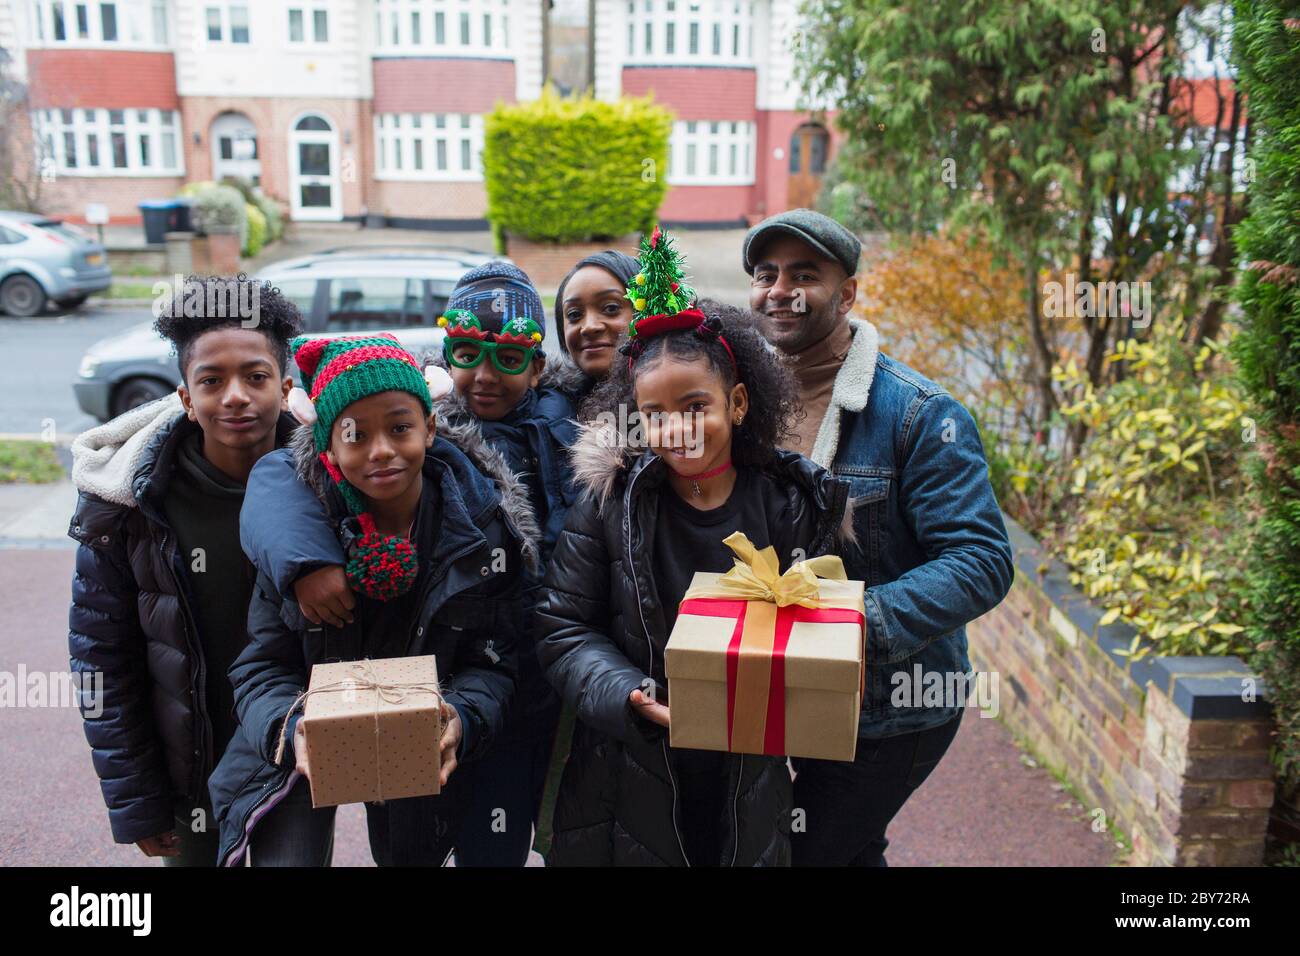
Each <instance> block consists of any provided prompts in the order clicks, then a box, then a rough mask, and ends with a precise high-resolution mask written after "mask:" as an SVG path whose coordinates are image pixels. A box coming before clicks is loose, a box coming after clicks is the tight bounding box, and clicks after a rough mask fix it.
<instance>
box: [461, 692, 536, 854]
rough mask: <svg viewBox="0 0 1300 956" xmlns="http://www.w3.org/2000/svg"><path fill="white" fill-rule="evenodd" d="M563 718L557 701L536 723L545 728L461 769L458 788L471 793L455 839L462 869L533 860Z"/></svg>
mask: <svg viewBox="0 0 1300 956" xmlns="http://www.w3.org/2000/svg"><path fill="white" fill-rule="evenodd" d="M558 720H559V705H558V702H557V704H556V706H555V708H554V710H553V711H549V710H548V711H546V712H545V713H543V714H541V715H540V716H539V718H538V720H537V724H538V725H539V726H541V727H543V728H546V729H543V730H542V731H540V732H536V733H533V734H532V735H530V736H529V735H522V734H521V735H516V736H514V737H513V738H505V739H502V740H500V741H498V742H497V743H495V744H493V745H492V748H491V749H490V750H489V751H488V752H487V753H486V754H484V756H483V758H482V759H481V760H479V761H477V762H475V763H472V764H467V765H465V766H461V767H457V768H456V774H457V775H458V776H459V777H460V779H459V780H457V781H456V784H457V786H458V787H463V788H464V789H465V790H466V791H467V792H468V794H469V801H468V805H467V807H466V809H465V815H464V817H463V818H462V819H461V824H460V829H459V831H458V833H457V836H456V865H457V866H523V865H524V864H525V863H526V862H527V861H528V851H529V850H531V849H532V848H533V825H534V824H536V823H537V814H538V811H539V810H540V809H541V806H542V792H543V790H544V789H545V786H546V772H547V770H548V769H549V767H550V764H551V751H552V749H553V748H554V746H555V728H556V723H557V722H558ZM548 731H549V732H548Z"/></svg>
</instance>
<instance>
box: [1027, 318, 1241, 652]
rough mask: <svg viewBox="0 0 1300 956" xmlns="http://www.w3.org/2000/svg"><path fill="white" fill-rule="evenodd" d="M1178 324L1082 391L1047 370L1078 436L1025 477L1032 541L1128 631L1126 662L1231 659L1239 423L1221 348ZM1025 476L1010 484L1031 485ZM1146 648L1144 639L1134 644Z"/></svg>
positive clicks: (1237, 392) (1233, 384) (1134, 348)
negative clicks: (1194, 338)
mask: <svg viewBox="0 0 1300 956" xmlns="http://www.w3.org/2000/svg"><path fill="white" fill-rule="evenodd" d="M1184 332H1185V324H1184V323H1183V322H1182V321H1181V320H1178V319H1175V320H1172V321H1160V322H1157V323H1155V325H1153V327H1152V330H1151V334H1150V336H1149V337H1148V338H1147V339H1145V340H1137V339H1127V340H1122V341H1120V342H1119V343H1117V344H1116V346H1115V347H1114V348H1113V349H1111V350H1110V351H1109V352H1108V353H1107V356H1106V361H1107V362H1108V363H1117V362H1122V363H1124V370H1125V374H1124V376H1123V377H1122V378H1120V380H1119V381H1117V382H1115V383H1113V384H1110V385H1106V386H1104V387H1101V388H1095V387H1094V386H1093V385H1092V384H1091V383H1090V382H1089V381H1088V376H1087V374H1086V373H1085V372H1084V371H1083V370H1081V369H1080V368H1078V366H1077V365H1076V363H1075V362H1073V361H1071V362H1069V363H1068V364H1067V365H1066V366H1065V367H1064V368H1061V367H1059V366H1058V367H1056V368H1055V369H1054V370H1053V376H1054V378H1055V379H1056V381H1057V382H1059V383H1061V385H1062V386H1063V390H1064V392H1065V394H1066V395H1069V396H1071V401H1070V403H1069V404H1067V405H1064V406H1062V408H1061V417H1062V419H1063V420H1064V423H1065V424H1066V425H1068V424H1070V423H1072V422H1076V421H1078V422H1082V423H1084V424H1086V425H1087V426H1088V428H1089V433H1088V438H1087V440H1086V441H1085V442H1084V444H1083V447H1082V448H1081V450H1080V453H1079V454H1078V455H1077V456H1075V457H1074V458H1072V459H1071V460H1069V461H1064V460H1061V461H1056V462H1049V463H1047V464H1046V466H1045V467H1044V466H1043V465H1041V464H1040V465H1039V466H1038V468H1037V476H1038V480H1044V481H1047V482H1048V483H1049V494H1048V498H1049V500H1050V501H1052V503H1053V507H1052V509H1051V511H1052V513H1053V514H1054V516H1055V517H1054V519H1053V520H1052V521H1050V522H1049V524H1048V526H1047V529H1046V530H1047V531H1048V533H1047V534H1046V535H1045V540H1046V541H1047V543H1048V546H1049V547H1050V548H1051V549H1052V550H1054V551H1056V552H1057V553H1058V554H1060V555H1061V556H1062V558H1063V560H1064V561H1065V562H1066V564H1067V565H1069V566H1070V567H1071V569H1072V573H1071V580H1072V581H1073V582H1074V583H1075V584H1077V585H1078V586H1079V587H1081V588H1082V589H1083V590H1084V591H1085V593H1087V594H1088V596H1089V597H1091V598H1092V599H1094V600H1095V601H1097V602H1098V603H1100V604H1101V605H1102V606H1103V607H1105V608H1106V609H1107V611H1106V613H1105V615H1104V616H1103V618H1102V623H1104V624H1105V623H1110V622H1111V621H1113V620H1116V619H1117V618H1118V619H1123V620H1125V621H1127V622H1128V623H1130V624H1132V625H1133V626H1134V627H1135V628H1136V629H1137V631H1138V635H1137V637H1135V639H1134V641H1133V645H1132V646H1131V647H1130V648H1129V653H1130V654H1132V655H1133V656H1134V657H1140V656H1142V655H1143V654H1145V653H1146V652H1147V651H1149V650H1151V649H1155V650H1156V651H1157V652H1158V653H1160V654H1173V655H1192V656H1195V655H1207V654H1242V653H1244V652H1245V650H1246V645H1245V644H1244V642H1243V639H1242V638H1241V636H1240V635H1241V633H1242V631H1244V627H1243V626H1242V625H1241V624H1240V623H1239V621H1240V620H1241V618H1242V616H1243V613H1244V609H1243V607H1242V605H1243V597H1244V562H1245V557H1246V554H1247V553H1248V551H1249V544H1248V540H1249V534H1250V530H1251V523H1250V521H1249V520H1248V517H1247V515H1246V495H1245V493H1246V491H1247V490H1248V484H1249V483H1248V481H1247V478H1246V475H1245V473H1244V471H1243V469H1242V467H1241V463H1242V461H1243V459H1244V457H1245V453H1246V450H1247V448H1248V445H1247V444H1246V441H1247V440H1248V426H1249V421H1250V420H1249V418H1248V417H1247V415H1246V412H1247V406H1246V404H1245V401H1244V397H1243V394H1242V390H1241V388H1240V386H1239V385H1238V383H1237V380H1236V377H1235V370H1234V369H1232V368H1231V367H1230V366H1229V365H1227V363H1226V362H1225V361H1224V360H1223V357H1222V355H1221V353H1222V352H1223V349H1224V347H1223V345H1221V344H1220V343H1218V342H1210V343H1207V344H1205V345H1202V346H1200V347H1199V348H1197V347H1195V346H1193V345H1189V344H1187V343H1186V342H1184V341H1183V334H1184ZM1035 474H1036V470H1035V468H1034V467H1033V466H1029V467H1022V468H1019V469H1016V470H1014V471H1013V474H1012V477H1011V482H1012V484H1013V485H1016V484H1020V486H1021V487H1022V488H1023V485H1024V483H1025V482H1027V481H1029V480H1033V477H1034V476H1035ZM1147 641H1149V642H1150V643H1146V642H1147Z"/></svg>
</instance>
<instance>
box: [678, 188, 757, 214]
mask: <svg viewBox="0 0 1300 956" xmlns="http://www.w3.org/2000/svg"><path fill="white" fill-rule="evenodd" d="M753 195H754V187H753V186H669V187H668V195H667V196H665V197H664V204H663V205H662V206H660V207H659V218H660V219H663V220H666V221H668V222H735V221H736V220H737V219H743V218H745V215H746V214H747V213H748V212H749V210H750V207H751V206H752V205H753Z"/></svg>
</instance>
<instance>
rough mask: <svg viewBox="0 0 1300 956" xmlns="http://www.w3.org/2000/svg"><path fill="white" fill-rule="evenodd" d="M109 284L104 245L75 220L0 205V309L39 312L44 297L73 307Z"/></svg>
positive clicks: (25, 313) (12, 312)
mask: <svg viewBox="0 0 1300 956" xmlns="http://www.w3.org/2000/svg"><path fill="white" fill-rule="evenodd" d="M112 284H113V273H112V270H111V269H110V268H109V266H108V254H107V252H106V251H105V249H104V247H103V246H102V245H100V244H99V243H98V242H96V241H95V240H94V239H93V238H92V237H91V236H89V235H88V234H87V233H85V232H82V231H81V230H80V229H78V228H77V227H76V226H72V225H68V224H67V223H64V222H60V221H59V220H57V219H50V218H49V217H48V216H39V215H35V214H33V213H29V212H6V211H4V210H0V312H7V313H8V314H9V315H17V316H30V315H39V314H40V313H41V311H42V310H43V309H44V308H45V305H46V303H47V302H49V301H50V300H53V301H54V302H56V303H58V304H59V305H60V306H62V307H63V308H65V309H75V308H76V307H77V306H79V305H81V303H83V302H85V301H86V298H87V297H88V296H90V295H91V294H93V293H95V292H101V291H103V290H104V289H107V288H108V287H109V286H110V285H112Z"/></svg>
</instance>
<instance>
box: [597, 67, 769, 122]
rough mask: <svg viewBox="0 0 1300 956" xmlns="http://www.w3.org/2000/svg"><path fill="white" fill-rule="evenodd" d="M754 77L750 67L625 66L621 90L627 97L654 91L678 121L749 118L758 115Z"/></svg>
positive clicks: (656, 97) (658, 100)
mask: <svg viewBox="0 0 1300 956" xmlns="http://www.w3.org/2000/svg"><path fill="white" fill-rule="evenodd" d="M756 90H757V79H756V74H755V72H754V71H753V70H747V69H728V68H709V67H683V66H628V67H624V68H623V92H624V93H625V94H626V95H628V96H644V95H645V94H646V93H651V92H652V93H654V98H655V100H656V101H657V102H659V103H662V104H664V105H666V106H669V107H671V108H672V110H673V112H675V113H676V114H677V118H678V119H679V120H752V119H755V118H756V117H757V116H758V108H757V107H756V106H755V105H754V104H755V102H756V99H757V93H756Z"/></svg>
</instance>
